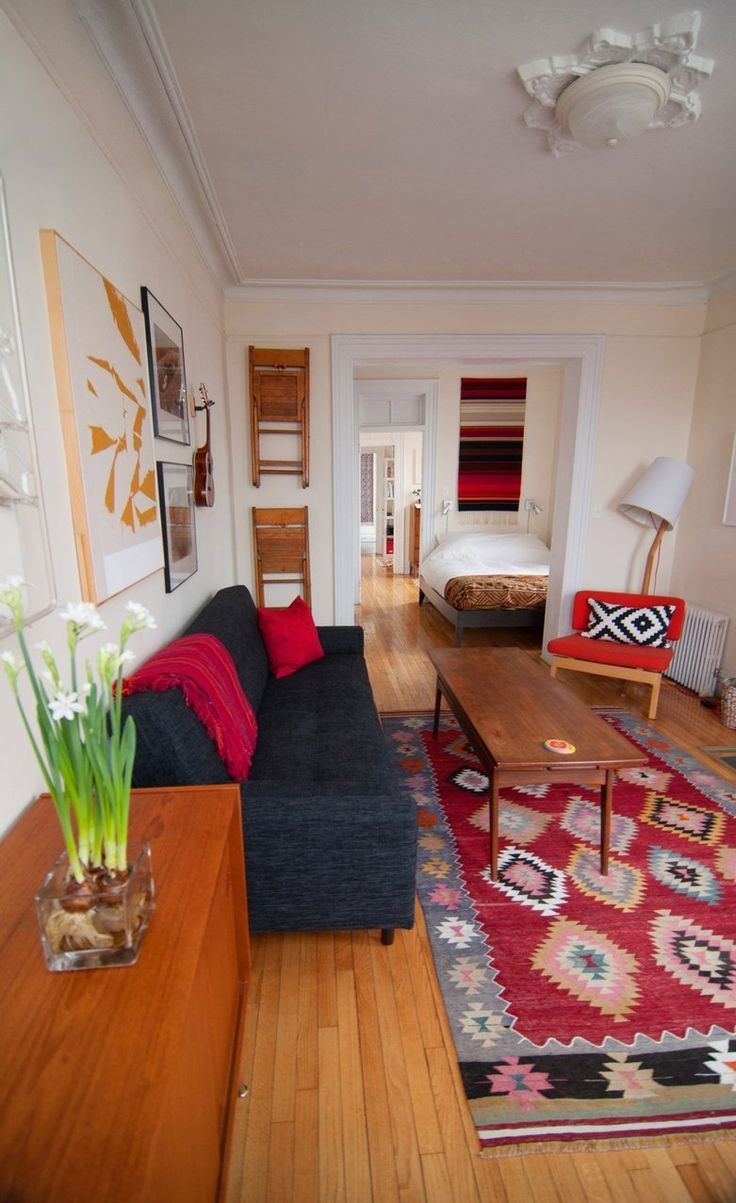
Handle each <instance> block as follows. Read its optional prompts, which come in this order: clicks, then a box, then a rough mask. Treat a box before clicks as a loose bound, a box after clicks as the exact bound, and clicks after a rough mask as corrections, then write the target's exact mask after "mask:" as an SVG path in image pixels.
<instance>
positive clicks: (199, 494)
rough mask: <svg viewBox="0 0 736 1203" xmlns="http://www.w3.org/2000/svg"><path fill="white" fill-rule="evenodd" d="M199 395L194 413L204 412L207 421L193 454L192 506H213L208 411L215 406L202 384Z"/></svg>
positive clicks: (213, 486) (213, 490)
mask: <svg viewBox="0 0 736 1203" xmlns="http://www.w3.org/2000/svg"><path fill="white" fill-rule="evenodd" d="M199 395H200V397H201V398H202V404H201V405H195V407H194V410H195V413H201V411H202V410H204V413H205V418H206V420H207V432H206V436H205V440H204V443H203V445H202V446H201V447H198V448H197V450H196V451H195V452H194V504H195V505H214V504H215V478H214V475H213V464H212V453H211V451H210V409H211V408H212V406H213V405H214V404H215V403H214V401H210V399H209V397H208V396H207V389H206V388H205V386H204V385H203V384H200V386H199Z"/></svg>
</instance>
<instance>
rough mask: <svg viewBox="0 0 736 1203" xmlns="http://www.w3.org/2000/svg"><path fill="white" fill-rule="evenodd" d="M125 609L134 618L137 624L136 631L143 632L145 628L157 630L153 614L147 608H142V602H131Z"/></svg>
mask: <svg viewBox="0 0 736 1203" xmlns="http://www.w3.org/2000/svg"><path fill="white" fill-rule="evenodd" d="M125 609H126V610H127V611H128V613H129V614H130V615H131V617H132V618H133V621H134V623H135V626H134V628H133V629H134V630H136V631H142V630H143V628H144V627H147V628H148V629H149V630H150V631H153V630H155V629H156V620H155V618H154V617H153V614H152V613H151V611H150V610H147V609H146V607H145V606H142V605H141V604H140V602H134V601H129V602H128V603H127V605H126V607H125Z"/></svg>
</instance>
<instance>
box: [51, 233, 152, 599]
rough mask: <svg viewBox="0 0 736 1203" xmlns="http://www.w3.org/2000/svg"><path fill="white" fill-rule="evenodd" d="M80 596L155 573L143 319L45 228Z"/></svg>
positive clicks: (96, 595) (116, 589)
mask: <svg viewBox="0 0 736 1203" xmlns="http://www.w3.org/2000/svg"><path fill="white" fill-rule="evenodd" d="M41 250H42V256H43V265H44V276H45V280H46V292H47V297H48V305H49V324H50V330H51V339H52V346H53V353H54V369H55V373H56V385H57V390H58V393H59V405H60V410H61V417H62V428H63V434H64V446H65V451H66V460H67V470H68V474H69V492H70V496H71V499H72V513H73V518H74V533H75V539H76V544H77V558H78V561H79V571H80V579H81V584H82V595H83V597H84V598H85V600H87V601H93V602H101V601H104V600H105V599H106V598H108V597H112V596H113V594H115V593H120V592H121V591H122V590H123V589H126V588H128V586H130V585H132V584H134V583H135V582H136V581H139V580H141V579H142V578H143V577H145V576H148V575H149V574H150V573H152V572H156V571H157V570H158V569H159V568H161V567H162V566H163V547H162V542H161V529H160V522H159V514H158V506H157V501H156V471H155V461H154V450H153V428H152V423H151V410H150V402H149V397H148V390H147V385H146V371H145V358H144V357H145V341H144V328H143V315H142V313H141V311H140V309H138V308H137V306H135V305H134V304H133V303H132V302H131V301H129V300H128V299H127V298H126V297H125V296H124V295H123V294H122V293H121V292H120V291H119V290H118V289H117V288H116V287H115V286H114V285H113V284H111V283H110V281H109V280H107V279H106V278H105V277H104V276H103V275H101V274H100V272H98V271H97V270H96V268H94V267H92V265H91V264H90V263H88V262H87V260H86V259H84V258H83V257H82V256H81V255H80V254H79V253H78V252H77V251H75V250H74V248H73V247H72V246H70V245H69V243H68V242H65V241H64V239H63V238H61V237H60V236H59V235H58V234H57V233H56V232H55V231H54V230H42V231H41Z"/></svg>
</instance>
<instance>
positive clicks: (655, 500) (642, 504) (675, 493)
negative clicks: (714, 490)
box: [618, 455, 695, 530]
mask: <svg viewBox="0 0 736 1203" xmlns="http://www.w3.org/2000/svg"><path fill="white" fill-rule="evenodd" d="M694 475H695V473H694V472H693V469H692V468H691V467H690V465H689V464H684V463H683V462H682V460H679V459H670V458H669V457H668V456H666V455H660V456H659V457H658V458H657V459H655V460H654V462H653V463H651V464H650V465H649V467H648V468H647V470H646V472H645V473H644V475H643V476H641V477H640V478H639V480H638V481H637V482H636V484H635V485H634V487H633V488H631V489H629V491H628V493H627V494H626V496H625V497H624V499H623V501H622V502H621V504H620V505H619V507H618V508H619V510H620V511H621V513H622V514H626V516H627V517H628V518H633V520H634V522H640V523H641V524H642V525H643V526H652V525H657V526H658V525H659V524H660V523H661V522H664V524H665V528H666V529H668V530H672V527H673V526H674V525H675V523H676V522H677V519H678V517H679V514H680V510H681V509H682V506H683V504H684V501H685V498H686V497H687V495H688V492H689V490H690V485H691V484H692V480H693V476H694Z"/></svg>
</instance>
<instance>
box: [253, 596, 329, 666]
mask: <svg viewBox="0 0 736 1203" xmlns="http://www.w3.org/2000/svg"><path fill="white" fill-rule="evenodd" d="M258 628H259V630H260V632H261V635H262V636H263V642H264V644H265V645H266V652H267V654H268V664H269V668H270V669H271V672H272V673H273V675H274V677H288V676H290V675H291V673H295V672H296V671H297V670H298V669H300V668H304V666H305V664H311V663H312V662H313V661H314V660H321V659H322V657H323V656H324V654H325V653H324V650H323V648H322V644H321V643H320V641H319V635H318V634H317V628H316V626H315V625H314V619H313V618H312V611H311V610H310V609H309V606H308V605H307V604H306V602H304V601H303V600H302V598H301V597H295V598H294V600H293V602H292V603H291V605H290V606H287V607H286V608H285V609H280V608H278V609H260V610H259V611H258Z"/></svg>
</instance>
